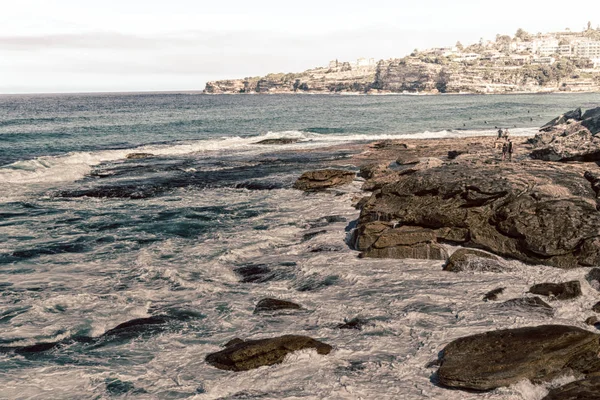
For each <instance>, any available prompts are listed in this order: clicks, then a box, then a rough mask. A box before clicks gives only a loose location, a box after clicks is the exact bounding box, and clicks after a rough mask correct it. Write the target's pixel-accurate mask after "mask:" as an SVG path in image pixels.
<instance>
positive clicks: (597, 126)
mask: <svg viewBox="0 0 600 400" xmlns="http://www.w3.org/2000/svg"><path fill="white" fill-rule="evenodd" d="M581 119H582V121H581V125H583V126H585V127H586V128H587V129H589V130H590V132H592V133H593V134H594V135H595V134H597V133H598V132H600V107H596V108H592V109H591V110H587V111H586V112H585V113H584V114H583V116H582V117H581Z"/></svg>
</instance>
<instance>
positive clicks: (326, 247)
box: [308, 244, 344, 253]
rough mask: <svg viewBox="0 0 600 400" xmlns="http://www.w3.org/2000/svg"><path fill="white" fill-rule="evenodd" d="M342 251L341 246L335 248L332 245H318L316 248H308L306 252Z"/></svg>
mask: <svg viewBox="0 0 600 400" xmlns="http://www.w3.org/2000/svg"><path fill="white" fill-rule="evenodd" d="M342 250H344V247H342V246H336V245H333V244H320V245H317V246H313V247H310V248H309V250H308V251H309V252H311V253H325V252H332V251H342Z"/></svg>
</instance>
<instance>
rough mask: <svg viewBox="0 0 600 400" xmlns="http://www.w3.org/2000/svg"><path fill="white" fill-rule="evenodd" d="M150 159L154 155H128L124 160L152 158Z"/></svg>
mask: <svg viewBox="0 0 600 400" xmlns="http://www.w3.org/2000/svg"><path fill="white" fill-rule="evenodd" d="M152 157H154V154H151V153H129V154H127V156H126V158H127V159H128V160H141V159H144V158H152Z"/></svg>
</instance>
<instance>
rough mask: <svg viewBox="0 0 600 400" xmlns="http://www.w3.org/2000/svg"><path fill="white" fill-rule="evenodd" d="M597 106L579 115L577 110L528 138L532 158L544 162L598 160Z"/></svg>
mask: <svg viewBox="0 0 600 400" xmlns="http://www.w3.org/2000/svg"><path fill="white" fill-rule="evenodd" d="M598 132H600V107H597V108H594V109H591V110H588V111H586V112H585V113H583V114H582V113H581V109H580V108H578V109H576V110H573V111H569V112H567V113H565V114H563V115H560V116H558V117H557V118H555V119H553V120H552V121H550V122H548V123H547V124H545V125H544V126H542V127H541V128H540V133H539V134H537V135H536V136H535V137H534V138H533V139H531V144H533V145H534V150H533V151H532V152H531V157H532V158H534V159H539V160H544V161H598V160H600V138H598V137H596V134H597V133H598Z"/></svg>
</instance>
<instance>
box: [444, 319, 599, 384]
mask: <svg viewBox="0 0 600 400" xmlns="http://www.w3.org/2000/svg"><path fill="white" fill-rule="evenodd" d="M598 338H599V336H598V335H596V334H593V333H591V332H588V331H585V330H583V329H579V328H576V327H571V326H563V325H543V326H536V327H527V328H519V329H506V330H499V331H493V332H487V333H483V334H478V335H473V336H468V337H464V338H460V339H457V340H454V341H453V342H451V343H450V344H448V345H447V346H446V347H445V348H444V350H443V353H442V357H441V366H440V368H439V370H438V377H439V382H440V383H441V384H442V385H443V386H447V387H452V388H460V389H471V390H491V389H495V388H497V387H501V386H509V385H512V384H515V383H517V382H519V381H521V380H523V379H529V380H533V381H536V382H538V381H549V380H552V379H554V378H556V377H558V376H560V375H566V374H572V373H574V372H575V373H586V374H588V373H594V372H598V371H600V359H599V358H598V357H597V354H598V352H599V351H600V344H599V341H598Z"/></svg>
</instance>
